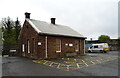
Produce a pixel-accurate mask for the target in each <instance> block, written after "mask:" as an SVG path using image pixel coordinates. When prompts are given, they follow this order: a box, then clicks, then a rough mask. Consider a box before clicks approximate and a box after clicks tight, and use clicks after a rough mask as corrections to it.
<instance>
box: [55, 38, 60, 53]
mask: <svg viewBox="0 0 120 78" xmlns="http://www.w3.org/2000/svg"><path fill="white" fill-rule="evenodd" d="M56 52H61V40H60V39H56Z"/></svg>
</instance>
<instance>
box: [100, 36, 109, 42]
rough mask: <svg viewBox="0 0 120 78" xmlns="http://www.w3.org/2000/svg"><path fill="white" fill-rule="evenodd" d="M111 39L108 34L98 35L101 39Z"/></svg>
mask: <svg viewBox="0 0 120 78" xmlns="http://www.w3.org/2000/svg"><path fill="white" fill-rule="evenodd" d="M109 39H110V37H109V36H108V35H101V36H99V37H98V40H100V41H104V40H109Z"/></svg>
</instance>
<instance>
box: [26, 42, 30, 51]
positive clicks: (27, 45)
mask: <svg viewBox="0 0 120 78" xmlns="http://www.w3.org/2000/svg"><path fill="white" fill-rule="evenodd" d="M27 44H28V45H27V46H28V53H30V41H29V40H28V41H27Z"/></svg>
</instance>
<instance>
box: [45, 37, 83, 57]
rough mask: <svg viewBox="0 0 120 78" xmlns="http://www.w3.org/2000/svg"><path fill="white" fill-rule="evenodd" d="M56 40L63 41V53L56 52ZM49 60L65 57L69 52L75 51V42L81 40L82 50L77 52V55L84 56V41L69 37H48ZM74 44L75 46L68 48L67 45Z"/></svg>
mask: <svg viewBox="0 0 120 78" xmlns="http://www.w3.org/2000/svg"><path fill="white" fill-rule="evenodd" d="M56 39H61V52H56V46H55V45H56ZM47 40H48V58H52V57H54V58H57V57H64V56H65V55H64V53H65V52H67V51H72V52H76V51H75V40H79V46H80V49H79V51H77V54H78V55H80V54H84V39H79V38H70V37H69V38H68V37H53V36H48V39H47ZM66 43H67V44H69V43H72V44H73V46H66V45H65V44H66Z"/></svg>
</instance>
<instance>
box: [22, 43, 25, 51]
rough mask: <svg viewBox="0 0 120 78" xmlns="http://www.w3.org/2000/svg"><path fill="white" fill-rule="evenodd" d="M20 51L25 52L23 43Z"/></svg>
mask: <svg viewBox="0 0 120 78" xmlns="http://www.w3.org/2000/svg"><path fill="white" fill-rule="evenodd" d="M22 52H25V44H22Z"/></svg>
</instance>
